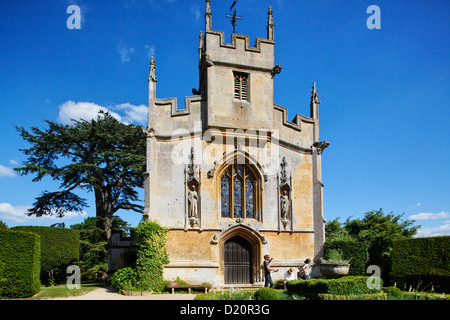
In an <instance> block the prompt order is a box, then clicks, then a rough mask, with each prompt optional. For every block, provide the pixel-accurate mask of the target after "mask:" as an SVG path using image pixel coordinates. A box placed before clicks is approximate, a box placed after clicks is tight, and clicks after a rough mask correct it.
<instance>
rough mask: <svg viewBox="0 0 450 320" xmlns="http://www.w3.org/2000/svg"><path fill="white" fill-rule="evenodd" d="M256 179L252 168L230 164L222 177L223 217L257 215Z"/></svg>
mask: <svg viewBox="0 0 450 320" xmlns="http://www.w3.org/2000/svg"><path fill="white" fill-rule="evenodd" d="M256 183H257V181H256V179H255V176H254V174H253V172H252V170H251V169H249V167H248V166H246V165H242V164H231V165H229V166H228V167H227V168H226V169H225V171H224V172H223V174H222V177H221V178H220V197H221V216H222V218H243V219H246V218H257V217H256V214H255V212H256V208H255V207H256V197H257V196H256V195H255V191H256V190H255V189H256V188H255V186H256Z"/></svg>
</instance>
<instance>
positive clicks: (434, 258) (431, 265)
mask: <svg viewBox="0 0 450 320" xmlns="http://www.w3.org/2000/svg"><path fill="white" fill-rule="evenodd" d="M390 278H391V282H397V287H400V288H403V289H408V288H409V287H410V286H412V288H413V289H415V290H426V291H427V290H429V289H431V287H433V288H434V290H435V291H436V292H449V291H450V236H444V237H430V238H414V239H401V240H400V239H399V240H395V241H394V244H393V252H392V269H391V275H390Z"/></svg>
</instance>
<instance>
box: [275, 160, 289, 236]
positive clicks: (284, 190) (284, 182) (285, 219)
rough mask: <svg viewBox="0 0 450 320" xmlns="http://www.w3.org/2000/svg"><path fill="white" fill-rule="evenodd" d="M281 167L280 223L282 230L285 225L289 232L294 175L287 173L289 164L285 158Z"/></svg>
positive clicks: (279, 188)
mask: <svg viewBox="0 0 450 320" xmlns="http://www.w3.org/2000/svg"><path fill="white" fill-rule="evenodd" d="M280 167H281V168H280V169H281V170H280V173H279V175H278V201H279V222H280V230H281V225H283V229H284V230H287V228H288V226H291V229H292V219H291V217H292V214H291V212H292V199H291V189H292V188H291V185H292V175H291V174H290V173H288V171H287V162H286V158H285V157H283V159H282V161H281V164H280Z"/></svg>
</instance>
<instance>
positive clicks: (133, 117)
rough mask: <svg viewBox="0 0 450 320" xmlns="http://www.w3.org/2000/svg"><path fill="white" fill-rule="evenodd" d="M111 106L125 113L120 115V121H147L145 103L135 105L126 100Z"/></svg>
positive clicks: (141, 122)
mask: <svg viewBox="0 0 450 320" xmlns="http://www.w3.org/2000/svg"><path fill="white" fill-rule="evenodd" d="M112 108H113V109H114V110H118V111H122V112H124V113H125V115H124V116H123V117H122V122H124V123H139V124H146V123H147V117H148V107H147V106H146V105H143V104H141V105H139V106H135V105H132V104H131V103H128V102H127V103H122V104H118V105H115V106H113V107H112Z"/></svg>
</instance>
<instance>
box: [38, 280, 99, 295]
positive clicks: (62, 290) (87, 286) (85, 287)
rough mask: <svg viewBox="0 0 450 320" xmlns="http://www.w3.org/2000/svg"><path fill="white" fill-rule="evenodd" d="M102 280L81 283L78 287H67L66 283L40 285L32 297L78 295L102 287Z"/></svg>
mask: <svg viewBox="0 0 450 320" xmlns="http://www.w3.org/2000/svg"><path fill="white" fill-rule="evenodd" d="M104 286H105V284H104V283H103V282H88V283H82V284H81V288H80V289H69V288H67V285H66V284H65V283H64V284H60V285H57V286H54V287H41V291H39V292H38V293H37V294H35V295H34V296H33V298H57V297H70V296H79V295H82V294H85V293H87V292H89V291H92V290H95V289H97V288H102V287H104Z"/></svg>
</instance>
